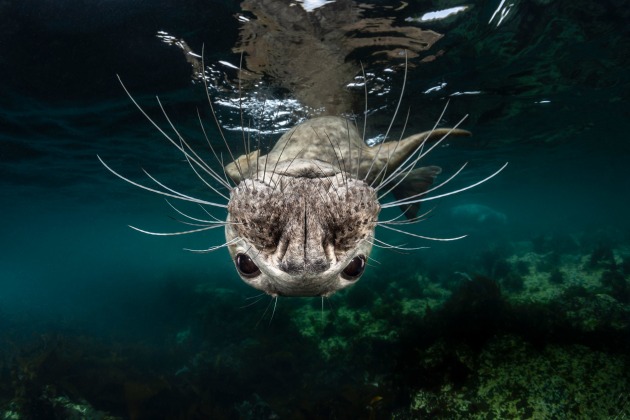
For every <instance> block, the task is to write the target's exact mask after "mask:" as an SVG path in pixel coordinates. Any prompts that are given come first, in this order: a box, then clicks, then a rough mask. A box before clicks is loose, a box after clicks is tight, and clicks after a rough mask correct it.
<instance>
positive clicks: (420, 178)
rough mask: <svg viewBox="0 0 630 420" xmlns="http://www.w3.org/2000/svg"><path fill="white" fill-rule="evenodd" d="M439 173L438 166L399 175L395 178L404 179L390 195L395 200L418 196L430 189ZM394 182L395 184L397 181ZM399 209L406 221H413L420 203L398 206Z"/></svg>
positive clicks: (440, 169) (440, 170)
mask: <svg viewBox="0 0 630 420" xmlns="http://www.w3.org/2000/svg"><path fill="white" fill-rule="evenodd" d="M441 172H442V168H440V167H439V166H423V167H422V168H416V169H414V170H413V171H411V172H409V173H408V174H404V173H403V174H400V175H398V176H397V178H402V177H404V179H403V180H402V181H401V182H400V184H398V185H397V186H396V188H394V189H393V190H392V194H394V197H396V200H403V199H406V198H409V197H412V196H418V195H419V194H422V193H424V192H426V191H427V190H428V189H429V188H431V185H433V181H435V178H436V177H437V176H438V175H439V174H440V173H441ZM405 175H406V176H405ZM394 182H397V180H395V181H394ZM400 209H401V210H402V212H403V213H404V214H405V216H406V217H407V219H413V218H414V217H416V216H417V215H418V211H419V210H420V203H413V204H403V205H401V206H400Z"/></svg>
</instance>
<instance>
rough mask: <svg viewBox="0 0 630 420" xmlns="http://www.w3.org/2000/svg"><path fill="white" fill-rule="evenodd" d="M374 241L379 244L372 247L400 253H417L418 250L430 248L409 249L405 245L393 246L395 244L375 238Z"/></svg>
mask: <svg viewBox="0 0 630 420" xmlns="http://www.w3.org/2000/svg"><path fill="white" fill-rule="evenodd" d="M374 240H375V241H377V242H378V244H377V243H372V245H374V246H377V247H379V248H383V249H397V250H399V251H417V250H418V249H427V248H428V247H426V246H419V247H414V248H407V247H405V246H403V245H393V244H390V243H387V242H385V241H382V240H380V239H377V238H374ZM379 244H380V245H379Z"/></svg>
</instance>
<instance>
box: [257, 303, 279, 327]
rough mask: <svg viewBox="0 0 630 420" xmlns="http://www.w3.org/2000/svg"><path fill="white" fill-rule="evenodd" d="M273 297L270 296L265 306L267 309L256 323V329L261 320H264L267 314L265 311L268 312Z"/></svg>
mask: <svg viewBox="0 0 630 420" xmlns="http://www.w3.org/2000/svg"><path fill="white" fill-rule="evenodd" d="M275 297H276V296H270V298H271V299H269V303H268V304H267V307H266V308H265V312H263V314H262V316H261V317H260V319H259V320H258V322H257V323H256V327H258V325H260V323H261V322H262V320H263V319H265V315H266V314H267V311H269V307H270V306H271V303H272V302H273V300H274V298H275Z"/></svg>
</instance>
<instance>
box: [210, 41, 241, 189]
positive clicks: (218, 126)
mask: <svg viewBox="0 0 630 420" xmlns="http://www.w3.org/2000/svg"><path fill="white" fill-rule="evenodd" d="M204 48H205V44H204V45H202V46H201V67H202V68H203V71H204V72H205V71H206V65H205V63H204ZM203 86H204V89H205V90H206V98H207V99H208V105H210V110H211V111H212V117H213V118H214V123H215V124H216V126H217V129H218V130H219V135H220V136H221V138H222V139H223V144H225V147H226V148H227V151H228V153H229V154H230V157H231V158H232V162H234V166H236V170H237V171H238V173H239V175H240V176H241V179H245V177H244V176H243V171H242V170H241V166H240V165H239V163H238V162H237V160H236V159H235V158H234V155H233V154H232V149H231V148H230V144H229V143H228V141H227V139H226V138H225V134H224V133H223V129H222V128H221V123H219V118H218V117H217V113H216V112H215V110H214V105H212V98H210V91H209V90H208V80H207V79H206V77H205V74H204V77H203Z"/></svg>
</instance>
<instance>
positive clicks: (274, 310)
mask: <svg viewBox="0 0 630 420" xmlns="http://www.w3.org/2000/svg"><path fill="white" fill-rule="evenodd" d="M276 306H278V296H276V297H275V301H274V303H273V311H271V318H269V325H271V321H273V316H274V315H275V314H276Z"/></svg>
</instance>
